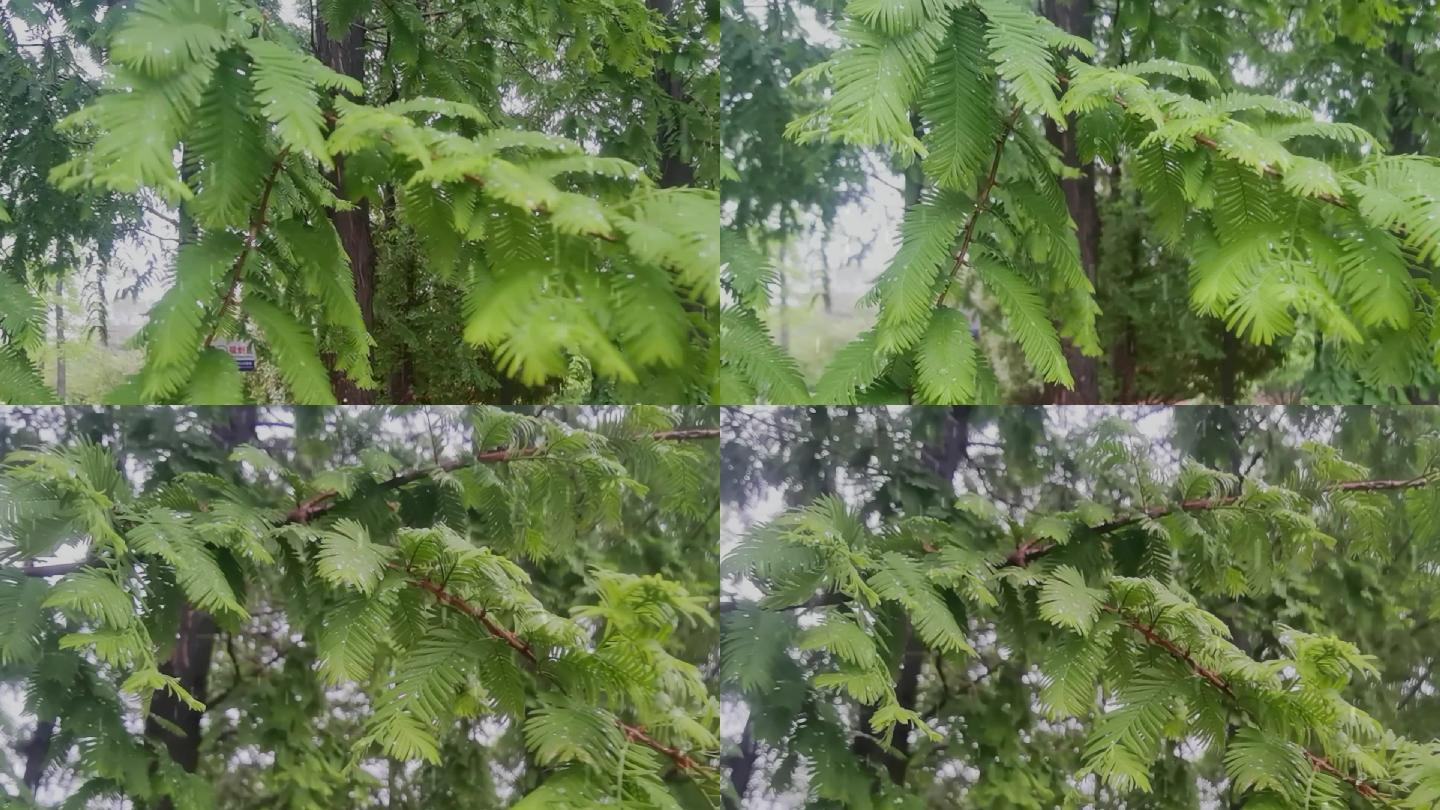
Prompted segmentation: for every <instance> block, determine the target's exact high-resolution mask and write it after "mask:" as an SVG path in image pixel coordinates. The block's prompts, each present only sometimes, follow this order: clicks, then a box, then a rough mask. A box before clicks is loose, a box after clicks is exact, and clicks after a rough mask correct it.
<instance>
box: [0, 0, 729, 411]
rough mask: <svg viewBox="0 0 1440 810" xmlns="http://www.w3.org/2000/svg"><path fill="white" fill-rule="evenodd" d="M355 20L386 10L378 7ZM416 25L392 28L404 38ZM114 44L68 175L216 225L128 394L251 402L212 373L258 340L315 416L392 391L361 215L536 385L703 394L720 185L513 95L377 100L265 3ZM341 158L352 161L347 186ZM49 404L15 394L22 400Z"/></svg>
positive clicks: (137, 15)
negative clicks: (349, 229) (363, 283)
mask: <svg viewBox="0 0 1440 810" xmlns="http://www.w3.org/2000/svg"><path fill="white" fill-rule="evenodd" d="M629 6H633V7H634V8H629ZM406 8H407V9H410V10H412V11H414V12H415V13H416V14H417V15H418V14H419V9H418V7H410V6H406ZM377 9H378V6H377ZM636 9H638V11H639V14H640V17H641V19H640V20H632V21H630V23H629V24H630V25H631V26H632V28H633V27H634V25H637V24H641V23H643V27H642V28H640V29H638V30H635V31H634V32H633V33H632V34H631V36H632V38H633V39H636V40H641V39H644V40H645V41H644V42H637V43H635V45H637V46H638V47H640V48H641V49H643V50H651V49H656V50H658V49H660V48H661V47H662V46H666V45H667V44H668V43H667V40H666V39H665V38H664V37H660V36H657V35H654V34H653V32H652V31H651V27H652V26H653V27H655V28H663V26H661V25H660V24H659V23H656V22H654V21H652V20H649V19H648V15H649V12H648V11H646V10H645V8H644V4H643V3H633V4H627V11H633V10H636ZM392 11H394V12H395V13H401V14H403V12H402V11H401V10H398V9H392ZM580 11H582V10H580V9H577V12H580ZM612 11H615V9H612ZM334 12H335V18H336V19H342V18H343V19H354V18H357V15H358V16H364V15H365V14H366V13H373V14H375V15H376V16H381V15H379V12H378V11H371V10H370V9H369V3H358V4H350V5H349V6H348V7H347V8H346V9H336V10H334ZM584 13H588V12H584ZM676 13H678V11H677V12H676ZM107 23H108V21H107ZM675 24H677V25H679V24H680V23H678V22H677V23H675ZM404 25H405V23H404V22H403V21H402V20H401V19H393V18H392V19H388V20H387V21H386V26H387V29H386V30H387V34H386V36H387V37H391V36H396V37H398V36H400V35H401V34H402V33H404V32H403V28H404ZM412 33H413V32H412ZM407 36H408V35H407ZM109 45H110V48H109V51H108V53H107V54H106V56H107V59H108V61H107V62H106V64H105V67H106V69H107V75H106V88H105V91H104V92H102V93H100V94H99V96H98V97H96V98H95V99H94V100H93V101H92V102H91V103H90V104H88V105H86V106H85V107H83V108H82V109H80V110H79V111H77V112H75V113H73V114H72V115H70V116H69V117H67V118H66V119H65V120H64V122H62V124H61V127H62V129H63V131H64V132H66V133H67V134H68V135H69V136H70V137H73V138H75V139H77V140H80V141H84V142H85V143H86V146H85V148H84V149H79V150H76V152H75V153H74V155H73V157H72V158H71V159H70V160H68V161H66V162H64V163H61V164H60V165H58V166H56V167H54V168H53V170H51V171H50V173H49V174H50V180H51V181H52V182H53V183H54V184H56V186H58V188H59V189H60V190H62V191H65V192H70V193H72V194H82V193H94V194H97V195H100V194H114V195H122V196H125V197H134V198H137V199H138V198H144V197H159V198H160V199H161V200H163V201H164V202H165V203H167V204H169V205H172V206H176V207H178V209H179V211H180V212H181V214H182V217H181V218H182V219H184V220H185V222H186V223H187V228H188V227H189V224H190V223H193V225H194V226H196V230H197V231H198V232H197V233H194V234H191V233H188V232H187V233H182V234H181V237H182V242H183V243H184V244H183V246H182V248H181V249H180V251H179V256H178V257H177V259H176V261H175V266H174V272H173V280H172V282H171V284H170V287H169V289H168V291H167V292H166V294H165V295H164V296H163V297H162V300H161V302H160V303H159V304H157V305H156V307H155V309H154V310H153V311H152V313H151V318H150V321H149V324H148V325H147V327H146V329H145V331H144V336H143V338H142V340H141V343H142V345H143V348H144V349H145V353H146V360H145V367H144V369H143V370H142V371H141V372H140V374H139V375H138V377H137V378H136V379H135V380H133V381H132V382H131V383H130V384H128V385H125V386H123V387H122V390H121V391H120V392H117V393H116V394H115V395H114V396H113V397H112V398H113V399H116V400H117V401H119V400H124V399H133V398H135V392H136V391H138V392H139V393H140V396H141V397H142V398H143V400H144V401H163V402H177V401H185V400H186V397H187V395H188V394H189V392H192V391H205V392H207V394H208V395H212V396H213V395H214V394H216V393H217V392H222V391H230V390H231V387H230V386H228V385H218V386H217V385H215V384H213V383H214V382H215V381H214V380H212V379H209V378H210V377H212V376H213V375H215V374H216V373H217V372H218V368H217V367H216V366H215V365H214V364H210V363H200V362H198V361H199V359H200V358H201V357H202V356H203V355H204V350H205V349H206V348H209V347H210V346H211V345H212V344H213V342H214V341H215V340H217V339H229V338H236V339H244V340H252V341H253V342H254V343H255V344H257V346H258V347H259V352H260V354H261V355H262V357H263V359H264V361H265V362H266V363H267V364H269V365H271V366H273V367H274V368H275V369H276V370H277V371H278V376H279V377H280V378H281V380H283V383H284V387H285V388H287V389H288V396H289V397H290V398H291V399H292V400H293V401H296V402H301V403H314V404H324V403H326V402H329V401H332V400H333V398H334V396H335V394H332V393H327V392H328V391H329V390H330V389H332V388H333V389H334V391H335V392H337V393H338V392H340V391H342V390H345V388H346V386H349V387H351V388H357V389H370V390H374V389H378V388H379V387H381V384H380V381H379V380H378V379H377V378H376V369H375V367H374V362H375V358H374V356H373V355H374V350H375V348H376V341H375V339H374V338H373V337H372V334H371V332H372V328H371V324H369V323H368V322H367V320H366V318H367V317H368V316H367V315H366V314H365V312H363V311H362V308H361V306H360V305H359V304H358V302H357V290H356V287H355V285H356V281H355V280H354V279H353V278H352V269H351V267H350V262H349V258H348V257H347V254H346V250H345V249H344V248H342V242H341V239H340V236H339V234H338V233H337V226H336V225H335V222H334V219H333V218H334V215H336V214H338V213H343V212H347V211H354V210H356V208H357V206H359V205H362V204H363V205H368V206H369V207H370V208H371V209H376V210H377V211H379V210H381V209H383V214H384V217H385V219H384V224H385V226H386V227H399V228H403V229H406V230H407V231H408V232H410V233H412V234H413V236H414V238H415V239H416V240H418V242H419V243H420V244H421V245H423V246H424V247H425V250H426V253H427V256H428V259H429V261H427V262H425V263H424V265H423V266H424V270H425V275H424V284H425V285H426V286H433V287H434V288H435V289H436V290H437V291H438V290H444V291H446V292H447V294H448V297H450V298H451V299H454V300H456V301H458V300H460V299H463V300H464V301H465V305H464V307H463V312H460V313H458V314H459V315H460V316H461V317H462V318H463V326H462V327H460V328H459V329H457V330H456V331H457V332H458V333H459V334H457V335H455V336H454V337H455V338H460V337H462V336H463V339H464V341H465V343H466V344H468V346H469V347H470V351H471V352H472V354H474V355H476V356H483V357H486V358H488V359H489V360H490V361H491V362H492V363H493V366H494V368H495V369H497V370H498V372H499V373H501V374H503V375H504V376H506V377H509V378H511V379H513V380H514V381H515V384H516V385H517V387H521V386H523V387H527V388H530V389H544V388H546V387H550V388H555V387H558V386H559V385H560V384H561V383H562V382H563V381H565V380H567V379H569V378H570V377H571V376H572V375H573V368H572V366H573V364H574V363H575V362H582V363H585V364H587V367H588V368H589V369H590V370H591V371H592V372H593V374H594V375H595V377H596V378H598V380H600V381H602V382H604V383H605V384H607V385H615V386H623V387H625V388H624V390H627V391H628V390H631V388H632V387H633V389H634V390H635V391H636V392H640V391H644V390H647V388H646V386H647V383H649V382H650V381H652V380H654V379H656V378H660V377H667V376H668V377H671V378H683V379H685V380H687V381H688V383H687V384H688V388H687V387H686V385H666V386H659V387H651V388H649V389H648V390H649V391H650V395H651V396H658V397H667V398H677V399H681V400H682V401H689V400H691V399H696V398H699V397H703V396H705V394H706V391H705V388H706V387H707V385H706V384H707V383H708V381H709V376H708V375H707V372H710V371H713V369H712V368H711V366H712V365H713V362H712V360H711V354H712V352H713V344H714V341H715V338H716V329H717V322H718V307H719V295H720V293H719V285H718V267H719V263H720V250H719V240H718V232H717V229H716V228H715V223H716V222H717V220H718V217H719V206H718V196H717V195H716V194H714V193H713V192H711V191H708V190H706V189H704V188H699V187H694V186H690V185H684V184H677V183H673V182H668V181H669V178H667V183H666V184H664V185H660V184H657V183H656V182H655V180H654V179H653V178H652V176H651V174H648V173H647V171H646V169H645V167H643V166H641V165H639V164H637V163H634V162H631V161H629V160H625V159H623V158H621V157H615V156H604V157H602V156H597V155H594V154H591V153H590V152H589V151H587V149H586V148H584V147H582V146H581V145H580V143H579V142H578V141H577V140H573V139H570V138H565V137H560V136H558V135H553V134H549V133H542V132H537V131H530V130H525V129H520V128H516V127H515V126H514V119H513V118H512V117H511V116H509V115H507V114H506V113H504V112H503V111H502V110H501V109H500V108H499V105H498V103H497V104H494V105H491V104H489V103H487V99H485V98H483V97H478V93H474V92H467V91H464V90H460V89H459V88H456V87H431V86H430V85H429V83H422V84H421V85H420V86H418V87H416V86H407V87H405V88H404V89H403V91H402V90H400V89H397V92H396V96H397V97H398V98H399V100H397V101H393V102H391V103H388V104H383V105H382V104H370V103H366V102H365V101H364V99H365V97H366V88H365V87H364V86H362V84H361V82H359V81H357V80H356V79H355V78H354V77H351V76H347V75H342V74H340V73H337V72H336V71H334V70H332V69H330V68H329V67H326V66H325V65H324V64H322V63H321V62H320V61H319V60H318V59H317V58H316V57H315V56H312V55H311V54H310V53H308V52H306V50H304V49H302V48H301V47H300V46H299V44H298V43H297V41H296V39H295V37H293V36H292V34H291V32H290V31H289V29H288V28H287V27H286V26H285V25H284V24H281V23H279V22H278V21H276V20H274V19H273V18H272V16H271V13H270V12H269V11H267V10H265V9H264V8H262V7H260V6H257V5H255V4H253V3H251V2H248V0H201V2H199V3H194V2H189V0H185V1H184V2H180V1H179V0H145V2H142V3H140V4H139V5H138V6H136V7H135V8H134V9H133V10H130V11H127V12H124V13H123V14H122V16H121V17H120V18H119V20H118V22H116V23H115V25H114V32H113V34H112V35H111V37H110V42H109ZM402 47H407V46H402ZM408 47H414V43H410V44H409V45H408ZM487 47H488V46H487ZM474 58H478V57H469V58H467V61H468V60H469V59H474ZM632 58H634V57H632ZM647 58H648V57H647ZM641 72H642V74H643V73H644V70H642V71H641ZM675 92H679V91H678V90H677V91H675ZM676 126H678V124H677V125H676ZM675 137H676V138H681V139H682V140H683V138H684V136H681V135H676V136H675ZM667 148H669V147H668V146H667ZM177 153H179V154H182V155H183V156H184V157H185V165H184V166H182V167H178V168H177V166H176V165H175V162H174V160H173V155H175V154H177ZM337 161H343V162H344V164H345V165H346V166H348V167H350V168H349V170H348V171H345V172H343V174H344V176H345V177H346V182H345V184H344V185H345V187H343V188H337V187H335V185H334V180H333V179H332V177H331V173H332V172H334V171H336V166H337V165H338V164H337ZM382 201H383V203H384V204H383V206H382ZM367 216H368V214H367ZM377 216H378V213H377ZM367 227H368V226H367ZM197 246H198V247H197ZM367 283H370V284H373V283H374V282H367ZM415 286H417V284H416V283H414V282H413V281H412V282H411V287H415ZM262 297H263V298H264V300H263V301H260V300H259V299H260V298H262ZM5 332H6V334H7V340H8V339H9V332H10V329H9V328H8V325H7V327H6V328H5ZM11 342H13V341H11ZM317 368H318V369H320V370H321V371H322V372H323V373H322V374H319V375H317V374H316V370H317ZM10 376H11V375H6V377H5V380H6V381H8V380H9V379H10ZM197 377H201V379H197ZM34 399H36V396H35V394H34V392H33V391H32V390H31V389H30V388H27V387H23V386H19V385H16V386H6V387H4V388H0V400H3V401H12V402H27V401H31V400H34Z"/></svg>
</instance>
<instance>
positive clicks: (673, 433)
mask: <svg viewBox="0 0 1440 810" xmlns="http://www.w3.org/2000/svg"><path fill="white" fill-rule="evenodd" d="M719 435H720V430H719V428H682V429H677V430H661V431H656V432H655V433H650V434H648V435H647V436H646V438H649V439H651V440H653V441H694V440H698V439H713V438H716V437H718V436H719ZM549 452H550V448H548V447H522V448H519V449H515V450H487V451H485V452H482V453H477V454H475V455H473V456H468V457H466V458H459V459H454V460H452V461H447V462H444V463H443V464H438V465H436V466H433V467H424V468H420V469H415V470H409V471H407V472H403V473H400V474H399V475H397V476H395V477H393V478H390V479H388V480H386V481H384V482H382V483H381V484H380V489H382V490H388V489H396V488H398V487H402V486H404V485H406V484H409V483H411V482H414V481H419V480H420V479H422V478H428V477H430V476H431V475H434V474H435V473H436V472H452V471H454V470H458V469H460V468H461V467H468V466H470V465H471V464H490V463H499V462H505V461H519V460H521V459H532V458H540V457H542V456H545V455H546V454H547V453H549ZM337 495H339V493H338V492H336V491H334V490H326V491H325V492H321V493H319V494H317V495H314V496H312V497H310V498H308V499H306V500H304V501H302V502H301V503H300V504H299V505H298V506H296V507H295V508H294V509H291V510H290V512H289V514H287V515H286V516H285V522H286V523H308V522H309V521H310V519H311V518H313V517H314V516H316V515H319V514H322V513H324V512H326V511H329V510H330V509H331V508H333V507H334V506H335V503H334V501H332V500H331V499H332V498H335V497H336V496H337Z"/></svg>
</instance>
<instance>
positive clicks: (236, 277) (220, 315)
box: [205, 147, 290, 349]
mask: <svg viewBox="0 0 1440 810" xmlns="http://www.w3.org/2000/svg"><path fill="white" fill-rule="evenodd" d="M289 154H290V148H289V147H286V148H284V149H281V150H280V153H279V154H277V155H276V156H275V164H274V165H273V166H271V168H270V174H269V176H267V177H266V178H265V185H264V186H263V187H262V188H261V189H260V201H259V202H257V203H256V204H255V211H254V212H253V213H252V214H251V216H250V228H249V229H248V230H247V231H246V232H245V240H244V242H243V243H242V245H241V247H240V255H239V256H236V257H235V264H233V265H231V268H230V286H229V288H228V289H227V290H226V291H225V297H224V298H222V299H221V300H220V308H219V309H217V310H215V323H214V324H213V325H212V326H211V327H210V334H208V335H206V336H205V348H207V349H208V348H210V344H211V343H214V342H215V333H216V332H218V331H219V330H220V324H221V323H222V322H223V321H224V320H225V313H226V312H228V311H229V309H230V305H231V304H232V303H234V301H235V293H236V292H238V291H239V289H240V277H241V276H242V275H243V274H244V272H245V260H246V259H248V258H249V257H250V251H252V250H254V249H255V243H256V241H257V240H259V238H260V229H261V228H263V227H265V210H266V209H267V208H269V206H270V192H271V190H272V189H274V188H275V181H276V180H277V179H279V177H280V169H281V168H282V167H283V166H284V165H285V157H286V156H287V155H289Z"/></svg>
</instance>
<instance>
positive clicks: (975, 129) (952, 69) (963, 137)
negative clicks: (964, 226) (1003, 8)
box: [920, 8, 1000, 192]
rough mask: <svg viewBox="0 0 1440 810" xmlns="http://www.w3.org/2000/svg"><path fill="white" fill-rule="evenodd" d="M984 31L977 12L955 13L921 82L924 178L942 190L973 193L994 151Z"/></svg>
mask: <svg viewBox="0 0 1440 810" xmlns="http://www.w3.org/2000/svg"><path fill="white" fill-rule="evenodd" d="M984 31H985V28H984V22H983V21H982V20H981V18H980V16H979V14H978V13H977V12H976V11H975V9H973V8H964V9H960V10H958V11H956V12H955V14H954V19H953V21H952V22H951V23H950V28H949V30H948V31H947V33H946V35H945V40H944V41H943V42H942V43H941V44H940V47H939V48H938V49H937V51H936V53H935V62H934V64H932V65H931V66H930V70H929V72H928V74H927V78H926V81H925V91H924V95H923V97H922V99H921V102H920V111H921V115H922V116H923V118H924V121H925V124H926V131H925V138H924V143H925V150H926V155H925V163H924V167H925V175H926V177H928V178H929V179H930V180H931V181H933V182H934V183H935V185H937V186H939V187H940V188H944V189H955V190H958V191H965V192H972V191H973V190H974V188H975V184H976V182H977V177H978V175H979V173H980V170H981V167H982V166H984V165H985V164H986V163H987V162H988V161H989V159H990V156H991V155H992V153H993V152H994V151H995V138H996V137H997V135H998V133H999V131H1000V113H999V111H998V109H997V107H996V103H995V78H994V75H993V74H992V73H991V72H990V69H989V60H988V58H987V54H986V50H985V37H984Z"/></svg>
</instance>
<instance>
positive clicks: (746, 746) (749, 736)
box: [724, 724, 758, 810]
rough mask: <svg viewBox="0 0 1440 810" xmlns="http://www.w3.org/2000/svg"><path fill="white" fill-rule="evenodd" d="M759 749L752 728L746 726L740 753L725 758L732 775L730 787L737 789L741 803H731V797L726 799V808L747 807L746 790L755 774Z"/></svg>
mask: <svg viewBox="0 0 1440 810" xmlns="http://www.w3.org/2000/svg"><path fill="white" fill-rule="evenodd" d="M757 753H758V749H757V748H756V746H755V735H754V733H753V732H752V731H751V730H750V726H749V725H748V724H747V725H746V726H745V733H744V734H742V735H741V737H740V753H738V754H736V755H734V756H730V757H726V758H725V763H724V765H725V769H726V770H727V771H729V773H730V785H731V787H733V788H735V795H736V796H737V797H738V799H739V801H731V800H730V797H729V796H726V797H725V807H726V808H728V810H738V808H741V807H744V806H745V790H746V788H748V787H749V786H750V775H751V774H753V773H754V772H755V757H756V754H757Z"/></svg>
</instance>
